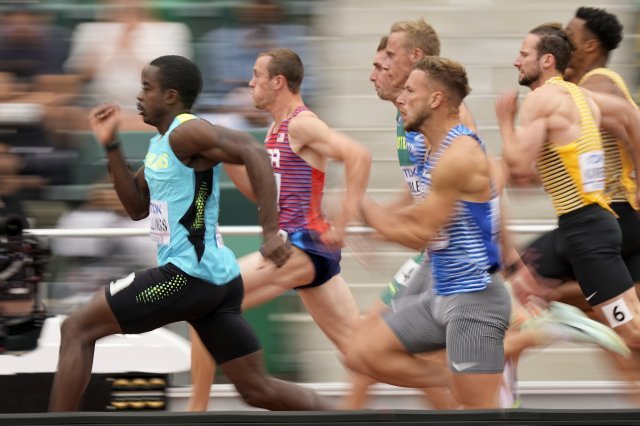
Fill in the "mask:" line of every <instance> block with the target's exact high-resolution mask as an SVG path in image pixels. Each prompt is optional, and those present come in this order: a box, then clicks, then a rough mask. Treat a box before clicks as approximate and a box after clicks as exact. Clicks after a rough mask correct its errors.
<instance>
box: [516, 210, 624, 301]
mask: <svg viewBox="0 0 640 426" xmlns="http://www.w3.org/2000/svg"><path fill="white" fill-rule="evenodd" d="M621 245H622V232H621V231H620V225H619V224H618V221H617V220H616V218H615V216H613V215H612V214H611V213H610V212H608V211H607V210H605V209H603V208H602V207H600V206H599V205H597V204H591V205H589V206H586V207H582V208H580V209H578V210H574V211H572V212H570V213H566V214H563V215H562V216H560V218H559V219H558V228H557V229H555V230H553V231H551V232H548V233H545V234H543V235H542V236H540V237H539V238H538V239H536V240H535V241H534V242H533V243H531V244H530V245H529V246H528V247H527V249H526V251H525V256H524V258H525V261H526V262H527V264H529V265H530V266H532V267H533V268H534V269H535V271H536V272H537V273H538V275H540V276H542V277H544V278H552V279H561V280H567V279H575V280H577V281H578V283H579V285H580V288H581V290H582V293H583V294H584V296H585V298H587V300H588V302H589V303H590V304H591V305H597V304H599V303H602V302H604V301H606V300H609V299H611V298H613V297H616V296H618V295H620V294H621V293H623V292H625V291H626V290H628V289H629V288H631V287H632V286H633V281H632V279H631V276H630V274H629V271H628V269H627V267H626V265H625V263H624V261H623V258H622V253H621Z"/></svg>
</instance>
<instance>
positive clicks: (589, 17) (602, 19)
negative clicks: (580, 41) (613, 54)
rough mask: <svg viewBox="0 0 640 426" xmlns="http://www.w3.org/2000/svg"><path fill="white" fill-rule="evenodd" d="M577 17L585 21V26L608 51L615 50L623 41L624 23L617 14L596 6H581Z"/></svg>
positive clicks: (577, 11)
mask: <svg viewBox="0 0 640 426" xmlns="http://www.w3.org/2000/svg"><path fill="white" fill-rule="evenodd" d="M576 18H579V19H582V20H584V22H585V27H586V28H587V29H588V30H589V31H590V32H591V33H592V34H593V35H594V36H595V37H596V38H597V39H598V41H599V42H600V45H601V46H602V48H603V49H604V50H606V51H607V53H608V52H610V51H612V50H615V49H616V48H617V47H618V45H619V44H620V42H621V41H622V24H621V23H620V21H619V20H618V18H617V17H616V15H614V14H612V13H609V12H607V11H606V10H604V9H599V8H595V7H579V8H578V10H576Z"/></svg>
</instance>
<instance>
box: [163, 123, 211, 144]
mask: <svg viewBox="0 0 640 426" xmlns="http://www.w3.org/2000/svg"><path fill="white" fill-rule="evenodd" d="M214 127H215V126H214V125H213V124H211V123H209V122H208V121H207V120H204V119H202V118H194V119H191V120H187V121H185V122H184V123H181V124H180V125H179V126H178V127H176V128H175V129H173V131H172V132H171V135H170V138H171V141H172V142H173V141H175V142H182V141H189V140H199V139H200V138H201V137H202V136H203V135H206V134H214V133H215V129H214Z"/></svg>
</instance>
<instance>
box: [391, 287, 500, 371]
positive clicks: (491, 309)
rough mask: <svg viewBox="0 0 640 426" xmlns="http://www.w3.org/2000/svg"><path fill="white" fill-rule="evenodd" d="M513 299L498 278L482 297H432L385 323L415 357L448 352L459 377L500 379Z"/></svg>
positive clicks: (426, 295)
mask: <svg viewBox="0 0 640 426" xmlns="http://www.w3.org/2000/svg"><path fill="white" fill-rule="evenodd" d="M510 317H511V299H510V297H509V293H508V291H507V289H506V287H505V286H504V284H503V282H502V280H501V278H500V277H499V275H498V274H493V275H492V276H491V283H490V284H489V285H488V286H487V287H486V288H485V289H484V290H481V291H475V292H469V293H458V294H452V295H447V296H439V295H437V294H435V293H434V292H432V291H427V292H425V293H423V294H422V295H421V297H420V298H418V300H416V301H414V302H413V303H411V304H410V305H407V306H403V307H402V308H401V309H400V310H398V311H395V312H387V313H386V314H385V315H384V320H385V321H386V323H387V324H388V325H389V327H390V328H391V330H392V331H393V332H394V334H395V335H396V336H397V337H398V339H399V340H400V342H401V343H402V345H403V346H404V347H405V349H406V350H407V351H408V352H409V353H412V354H418V353H424V352H432V351H436V350H439V349H444V348H446V349H447V359H448V362H449V368H450V369H451V371H452V372H454V373H464V374H467V373H476V374H479V373H500V372H502V370H503V369H504V346H503V340H504V335H505V332H506V330H507V328H508V327H509V319H510Z"/></svg>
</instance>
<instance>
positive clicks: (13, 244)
mask: <svg viewBox="0 0 640 426" xmlns="http://www.w3.org/2000/svg"><path fill="white" fill-rule="evenodd" d="M25 227H26V223H25V221H24V220H23V219H22V218H20V217H18V216H6V217H1V218H0V354H1V353H3V352H19V351H28V350H32V349H35V348H36V347H37V344H38V338H39V336H40V331H41V329H42V325H43V323H44V319H45V314H46V310H45V308H44V305H43V303H42V301H41V300H40V297H39V284H40V282H41V281H42V280H43V276H44V273H45V268H46V265H47V263H48V261H49V257H50V256H49V250H48V248H45V247H44V245H43V244H42V242H41V241H40V240H38V239H37V238H36V237H34V236H33V235H29V234H28V233H24V229H25ZM24 306H27V311H26V312H24V308H23V307H24Z"/></svg>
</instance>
